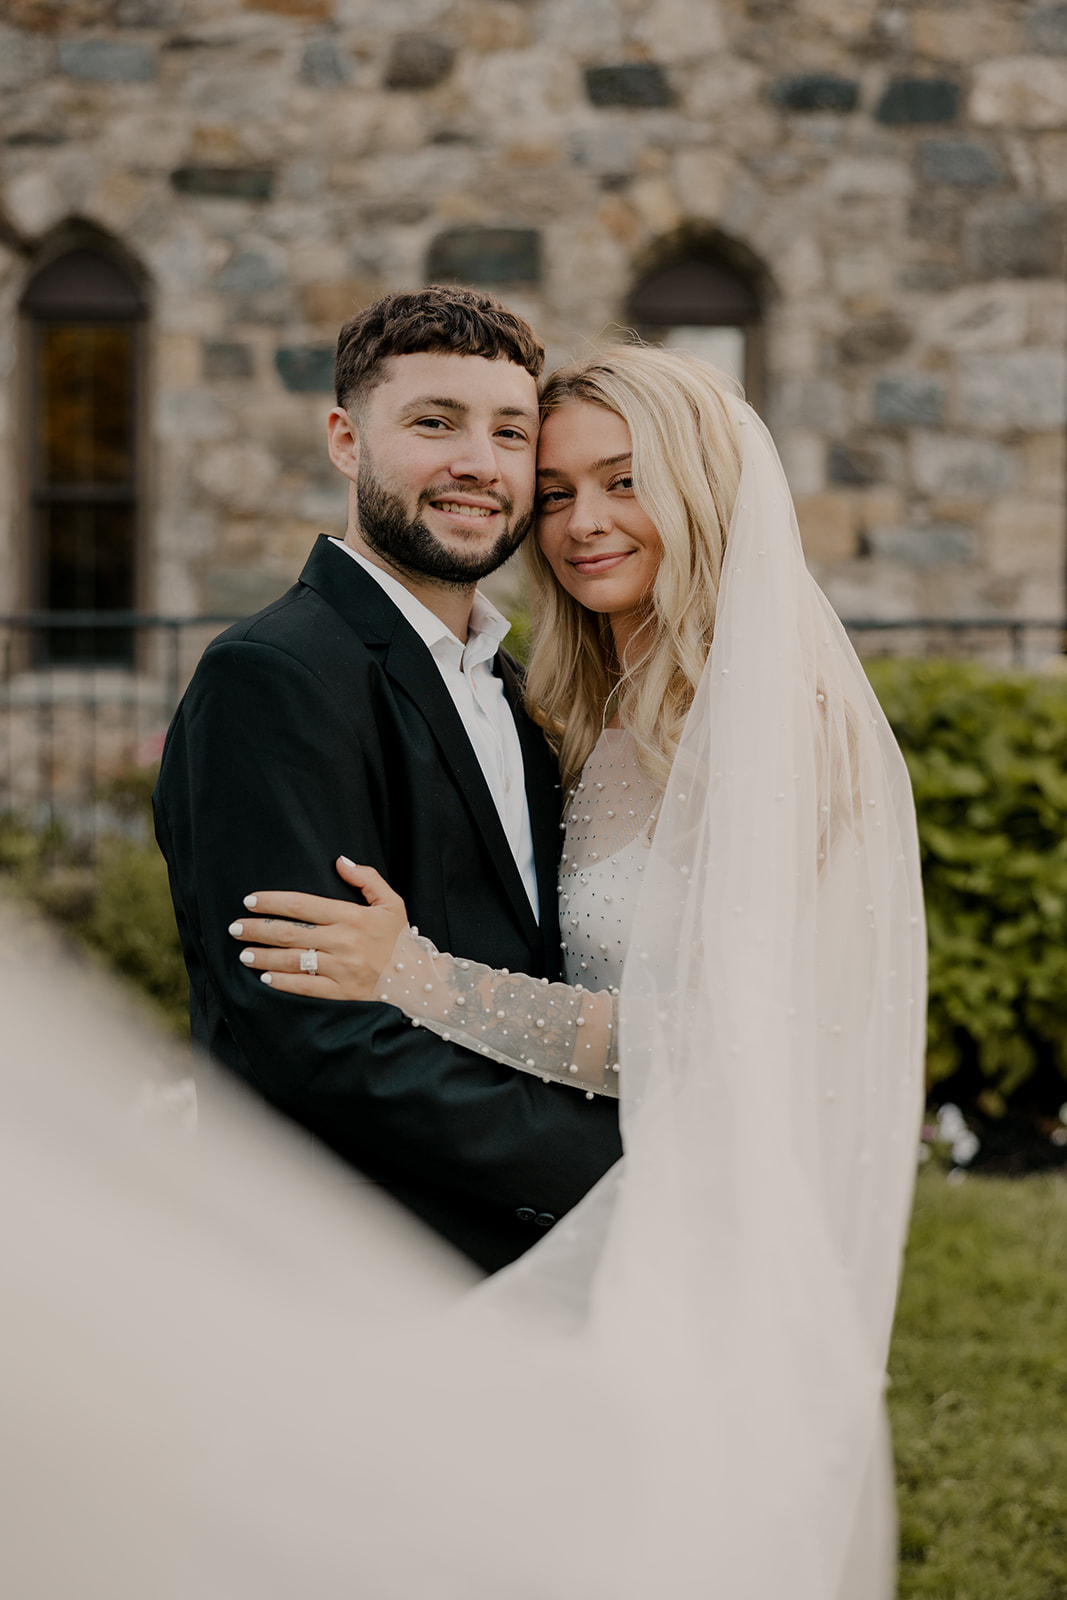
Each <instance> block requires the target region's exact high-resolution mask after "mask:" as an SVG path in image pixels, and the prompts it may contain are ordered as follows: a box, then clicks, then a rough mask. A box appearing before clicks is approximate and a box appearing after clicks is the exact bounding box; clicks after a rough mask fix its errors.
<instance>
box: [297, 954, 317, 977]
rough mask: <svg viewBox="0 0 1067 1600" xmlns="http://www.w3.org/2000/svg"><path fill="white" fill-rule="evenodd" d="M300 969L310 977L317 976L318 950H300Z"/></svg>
mask: <svg viewBox="0 0 1067 1600" xmlns="http://www.w3.org/2000/svg"><path fill="white" fill-rule="evenodd" d="M300 970H301V972H306V973H307V974H308V975H309V976H310V977H312V978H317V977H318V975H319V952H318V951H317V950H301V952H300Z"/></svg>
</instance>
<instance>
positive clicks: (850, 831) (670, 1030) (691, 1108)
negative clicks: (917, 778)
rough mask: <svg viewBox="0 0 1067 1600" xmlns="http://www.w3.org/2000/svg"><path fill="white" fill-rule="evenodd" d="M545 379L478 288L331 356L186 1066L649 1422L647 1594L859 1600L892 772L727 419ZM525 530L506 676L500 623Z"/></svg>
mask: <svg viewBox="0 0 1067 1600" xmlns="http://www.w3.org/2000/svg"><path fill="white" fill-rule="evenodd" d="M542 364H543V352H542V349H541V346H540V344H539V342H538V341H537V339H536V337H535V336H534V335H533V333H532V331H531V330H530V329H529V328H528V326H527V325H526V324H525V323H524V322H523V321H522V320H521V319H520V318H518V317H516V316H515V315H513V314H512V313H510V312H509V311H507V310H506V309H505V308H504V307H503V306H501V305H500V304H499V303H498V302H496V301H495V300H494V299H492V297H490V296H487V295H483V294H478V293H474V292H472V291H469V290H463V289H444V288H431V289H426V290H422V291H418V292H414V293H400V294H396V295H391V296H388V297H386V299H384V300H382V301H379V302H378V303H377V304H376V305H374V306H372V307H370V308H368V309H367V310H365V311H364V312H362V313H360V314H359V315H358V316H357V317H355V318H354V319H353V320H352V321H351V322H350V323H348V324H347V325H346V327H345V328H344V329H343V330H342V332H341V336H340V340H339V344H338V358H337V400H338V404H337V406H336V407H335V409H334V410H333V411H332V412H331V414H330V421H329V443H330V454H331V458H332V460H333V461H334V464H335V465H336V466H337V467H338V468H339V469H340V470H341V472H342V473H343V474H344V475H345V476H346V477H347V478H348V479H349V480H350V487H349V519H348V528H347V532H346V535H345V538H344V540H343V541H342V540H338V539H330V538H327V537H323V538H321V539H320V540H319V543H318V545H317V546H316V548H315V549H314V550H313V552H312V555H311V558H310V560H309V562H308V564H307V566H306V567H305V569H304V572H303V573H302V575H301V579H300V582H299V583H298V584H297V585H296V586H295V587H294V588H293V589H292V590H290V591H289V593H288V594H287V595H285V596H284V597H283V598H282V599H281V600H280V601H278V602H276V604H275V605H274V606H272V607H269V608H268V609H267V610H266V611H265V612H262V613H260V614H259V615H258V616H257V617H254V618H251V619H250V620H248V621H246V622H244V623H242V624H239V625H238V626H237V627H236V628H233V629H230V630H229V631H228V632H227V633H226V634H224V635H222V636H221V637H220V638H219V639H218V640H216V641H215V643H214V644H213V645H212V646H211V647H210V648H209V650H208V652H207V654H206V655H205V657H204V660H203V662H202V663H201V666H200V668H199V669H198V671H197V674H196V676H195V677H194V679H193V682H192V684H191V685H190V688H189V690H188V692H187V694H186V697H185V699H184V701H183V704H182V706H181V707H180V708H179V712H178V714H177V716H176V718H175V721H174V724H173V726H172V728H171V732H170V735H169V738H168V743H167V748H166V752H165V755H164V760H163V767H162V772H161V777H160V783H159V787H158V790H157V796H156V809H157V831H158V834H159V839H160V843H161V845H162V847H163V850H164V853H165V855H166V856H167V859H168V863H169V867H170V874H171V884H172V889H173V893H174V901H175V910H176V914H177V918H178V924H179V928H180V931H181V935H182V942H183V947H184V951H185V956H186V961H187V964H188V967H189V973H190V980H191V992H192V1014H193V1032H194V1037H196V1038H197V1040H198V1041H199V1042H200V1043H202V1044H203V1045H205V1046H206V1047H207V1048H208V1049H209V1050H210V1051H211V1052H212V1054H213V1055H214V1056H215V1057H216V1059H218V1060H220V1061H222V1062H223V1063H224V1064H226V1065H227V1066H228V1067H230V1068H231V1069H232V1070H234V1071H235V1072H237V1073H238V1074H239V1075H240V1076H241V1077H243V1078H245V1079H247V1080H248V1081H249V1082H250V1083H252V1084H253V1085H254V1086H255V1087H256V1088H257V1089H258V1090H259V1091H260V1092H261V1093H262V1094H263V1095H264V1096H265V1097H266V1098H267V1099H268V1100H270V1101H271V1102H272V1103H273V1104H274V1105H276V1106H277V1107H279V1108H280V1109H282V1110H283V1111H285V1112H287V1113H288V1114H289V1115H290V1116H292V1117H293V1118H295V1119H296V1120H297V1121H298V1122H300V1123H302V1124H303V1125H304V1126H305V1127H307V1128H308V1129H309V1130H311V1131H312V1133H314V1134H315V1135H316V1136H318V1137H319V1138H320V1139H321V1140H323V1141H324V1142H325V1143H326V1144H328V1145H329V1146H331V1147H332V1148H333V1149H334V1150H335V1151H337V1152H338V1153H339V1154H340V1155H341V1156H343V1157H344V1158H345V1159H347V1160H348V1161H350V1162H351V1163H352V1164H353V1165H354V1166H356V1167H357V1168H359V1169H360V1171H362V1172H364V1173H365V1174H367V1175H369V1176H370V1177H372V1178H374V1179H375V1180H377V1181H378V1182H379V1183H381V1184H382V1185H383V1186H384V1187H386V1188H387V1189H388V1190H389V1191H391V1192H392V1193H393V1194H394V1195H395V1196H397V1198H399V1199H400V1200H402V1201H403V1202H404V1203H405V1204H406V1205H407V1206H409V1207H410V1208H411V1209H412V1210H414V1211H415V1212H416V1213H417V1214H418V1215H420V1216H421V1217H422V1218H423V1219H424V1220H425V1221H427V1222H428V1223H430V1224H431V1226H433V1227H435V1228H436V1229H437V1230H438V1231H439V1232H441V1233H442V1234H444V1235H445V1237H447V1238H448V1239H450V1240H451V1241H452V1242H453V1244H455V1245H456V1246H457V1247H458V1248H459V1249H461V1250H462V1251H464V1252H465V1253H466V1254H467V1255H469V1256H470V1257H471V1258H472V1259H473V1260H474V1261H476V1262H477V1263H478V1264H479V1265H481V1266H482V1267H483V1268H485V1269H486V1270H488V1271H491V1272H493V1271H496V1269H499V1268H506V1270H504V1271H501V1272H498V1273H497V1275H496V1276H495V1277H493V1278H492V1279H491V1280H490V1281H489V1282H487V1283H486V1284H483V1285H482V1286H481V1287H480V1288H479V1289H478V1290H477V1291H476V1292H475V1294H474V1295H473V1296H472V1297H471V1303H472V1305H473V1306H475V1307H476V1308H480V1309H481V1311H482V1312H484V1313H485V1314H486V1315H490V1316H493V1317H498V1318H499V1317H503V1318H504V1319H505V1324H506V1320H507V1318H508V1317H511V1318H513V1319H515V1322H514V1325H515V1326H518V1325H520V1324H521V1326H522V1327H523V1328H524V1330H526V1331H527V1332H528V1331H529V1330H530V1329H538V1328H540V1329H543V1330H544V1331H545V1337H546V1338H551V1339H553V1340H557V1341H562V1343H563V1345H564V1346H565V1347H570V1348H573V1349H574V1350H575V1351H576V1352H579V1353H580V1356H581V1358H582V1359H586V1360H588V1359H589V1358H590V1356H592V1357H593V1358H594V1359H595V1361H596V1363H597V1364H598V1368H599V1369H601V1370H604V1371H607V1372H608V1373H610V1374H611V1377H612V1381H613V1382H615V1383H617V1385H618V1392H619V1394H620V1404H625V1405H626V1406H628V1407H631V1408H632V1409H633V1412H634V1415H635V1416H637V1417H641V1418H644V1419H653V1418H654V1419H656V1429H655V1438H656V1440H657V1441H658V1446H659V1447H660V1448H659V1453H658V1454H657V1452H656V1451H655V1450H651V1451H645V1452H644V1453H642V1451H640V1450H638V1451H637V1452H636V1454H635V1459H634V1460H633V1461H632V1462H630V1463H627V1464H626V1465H625V1467H623V1466H622V1465H620V1464H618V1463H616V1464H615V1465H616V1466H618V1467H619V1470H620V1471H621V1472H622V1473H623V1475H624V1476H625V1474H626V1473H629V1475H630V1481H629V1489H630V1490H632V1489H633V1485H634V1483H635V1482H640V1484H641V1490H640V1492H639V1495H638V1501H639V1503H640V1504H642V1506H643V1508H644V1515H645V1516H646V1517H647V1519H648V1527H649V1529H650V1530H651V1529H652V1528H654V1527H655V1528H658V1529H659V1530H660V1535H661V1537H662V1538H663V1539H664V1540H665V1542H666V1544H667V1545H669V1547H670V1551H671V1563H672V1566H671V1570H672V1572H673V1573H674V1577H673V1579H672V1580H671V1581H672V1583H673V1588H670V1592H672V1593H677V1594H683V1593H685V1594H688V1593H692V1594H693V1595H698V1594H713V1593H714V1594H719V1595H727V1594H729V1595H730V1596H731V1597H733V1596H738V1597H740V1596H752V1597H754V1600H769V1597H770V1596H771V1594H772V1593H778V1592H788V1593H789V1594H790V1595H791V1596H793V1597H795V1600H808V1597H810V1600H852V1597H853V1596H855V1597H861V1596H862V1597H864V1600H866V1597H868V1596H877V1595H882V1594H888V1593H889V1592H890V1591H889V1585H890V1584H891V1568H892V1562H891V1556H890V1544H891V1529H892V1510H891V1495H890V1492H889V1487H888V1481H889V1480H888V1475H887V1468H886V1449H885V1434H884V1413H883V1404H882V1389H883V1384H884V1369H885V1360H886V1352H887V1347H888V1338H889V1331H890V1326H891V1320H892V1311H893V1304H894V1299H895V1293H896V1284H897V1276H898V1271H899V1264H900V1255H901V1250H902V1246H903V1239H904V1232H905V1226H906V1219H907V1213H908V1206H909V1201H910V1192H911V1182H912V1177H913V1173H914V1165H915V1160H914V1156H915V1134H916V1129H917V1125H918V1120H919V1115H920V1110H921V1099H922V1040H923V1031H924V1019H923V999H924V990H923V982H924V938H923V928H922V911H921V890H920V882H919V869H918V849H917V843H916V835H915V826H914V817H913V810H912V804H911V797H910V790H909V786H908V781H907V774H906V771H905V769H904V765H903V761H902V759H901V757H900V755H899V752H898V750H897V748H896V745H895V743H894V741H893V738H892V735H891V733H890V731H889V729H888V727H887V725H886V723H885V719H884V717H883V715H882V713H881V711H880V710H879V708H878V705H877V703H876V701H875V700H874V697H873V695H872V693H871V691H870V689H869V687H868V685H867V683H866V680H865V678H864V676H863V673H862V670H861V668H860V666H859V664H858V662H857V660H856V658H855V656H854V654H853V652H852V650H851V647H850V646H849V644H848V641H847V639H846V637H845V635H844V632H843V630H842V628H841V626H840V624H839V622H838V621H837V619H836V617H835V616H834V614H833V612H832V611H831V609H830V607H829V606H828V604H827V603H826V601H825V600H824V598H823V597H822V595H821V594H820V592H819V590H818V589H817V587H816V586H815V584H814V583H813V581H812V580H811V578H810V577H809V575H808V574H807V572H806V569H805V566H804V561H803V554H802V551H801V547H800V541H799V535H798V532H797V528H796V522H795V518H794V515H793V510H792V503H791V500H790V497H789V492H788V488H787V486H786V483H785V480H784V476H783V474H782V470H781V466H780V463H779V461H778V458H777V454H776V452H775V450H774V446H773V444H772V442H771V440H770V437H769V435H768V434H767V432H766V429H765V428H764V427H763V424H762V423H761V422H760V421H759V419H758V418H757V417H756V415H755V414H754V413H753V412H752V410H751V409H750V408H749V407H748V406H746V405H745V404H744V402H743V401H742V400H741V398H740V397H739V395H738V394H737V393H736V392H735V390H734V388H733V386H732V385H731V384H730V382H729V381H728V380H725V379H724V378H723V377H722V376H721V375H720V374H718V373H715V372H714V371H713V370H712V369H711V368H709V367H707V366H705V365H703V364H702V363H699V362H697V361H693V360H690V359H687V358H685V357H684V356H681V355H677V354H674V353H668V352H665V351H659V350H652V349H644V348H640V347H635V346H624V347H616V348H612V349H608V350H605V351H602V352H600V353H599V354H597V355H595V356H592V357H590V358H589V359H587V360H585V361H583V362H581V363H578V364H576V365H575V366H572V367H570V368H566V369H564V370H563V371H561V372H558V373H556V374H554V375H553V376H551V377H550V378H549V379H548V380H547V381H546V382H545V383H544V384H543V385H542V386H541V390H540V394H539V393H538V380H539V379H540V377H541V371H542ZM535 472H536V478H535ZM535 483H536V491H535ZM530 530H532V531H531V532H530V537H529V539H528V540H527V542H526V549H527V551H528V553H529V558H530V559H529V571H530V581H531V597H532V609H533V615H534V628H535V638H534V646H533V653H532V656H531V660H530V665H529V669H528V671H527V673H526V675H525V679H524V678H523V676H522V675H521V674H520V673H519V671H518V669H517V667H516V665H515V663H514V662H513V661H511V660H510V658H509V657H508V656H507V655H506V654H505V653H504V652H503V651H501V650H500V649H499V645H500V642H501V640H502V639H503V637H504V635H505V633H506V631H507V624H506V623H505V621H504V620H503V619H502V618H501V617H500V615H499V613H497V612H496V611H495V610H494V608H493V607H492V606H490V605H489V604H488V602H487V601H485V599H484V598H483V597H481V596H480V595H478V594H477V592H476V588H475V586H476V583H477V581H478V580H479V579H480V578H481V577H484V576H485V575H486V574H488V573H489V572H491V571H492V570H494V568H496V567H497V566H499V565H500V564H501V563H502V562H503V561H504V560H505V559H506V557H507V556H508V555H509V554H510V553H511V551H512V550H513V549H515V548H516V547H517V546H518V545H519V544H520V543H521V542H522V541H523V539H524V537H525V536H526V534H527V532H528V531H530ZM561 781H562V786H563V787H562V793H561V790H560V787H559V785H560V783H561ZM561 826H562V840H563V843H562V850H561V849H560V844H559V839H560V828H561ZM338 875H339V876H338ZM242 904H243V906H244V908H245V909H244V910H243V911H242V910H241V907H242ZM235 915H236V917H237V919H238V920H237V921H234V917H235ZM235 941H237V943H238V944H239V945H240V951H239V952H238V949H237V946H236V945H235ZM623 1152H624V1153H623ZM535 1243H536V1245H537V1248H536V1249H534V1250H529V1246H530V1245H532V1244H535ZM475 1314H477V1310H476V1312H475ZM664 1419H667V1426H668V1435H664V1434H663V1433H662V1431H660V1429H661V1426H662V1425H663V1423H664ZM667 1436H669V1438H670V1440H671V1443H670V1446H669V1448H667V1449H665V1450H664V1449H662V1446H663V1440H664V1438H665V1437H667ZM650 1437H651V1436H650ZM653 1462H654V1463H655V1470H653ZM664 1559H666V1558H664ZM664 1570H666V1569H664ZM560 1592H561V1593H566V1592H567V1591H566V1588H564V1589H562V1590H561V1591H560Z"/></svg>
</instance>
